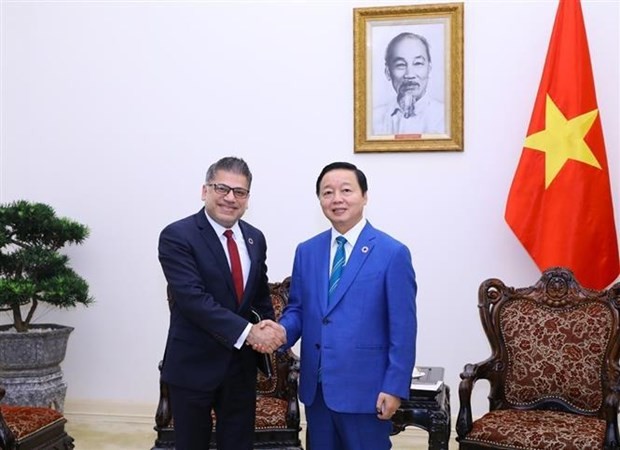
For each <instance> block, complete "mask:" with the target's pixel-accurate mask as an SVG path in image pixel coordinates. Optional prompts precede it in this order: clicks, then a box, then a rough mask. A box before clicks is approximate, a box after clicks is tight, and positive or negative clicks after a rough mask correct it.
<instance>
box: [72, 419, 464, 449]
mask: <svg viewBox="0 0 620 450" xmlns="http://www.w3.org/2000/svg"><path fill="white" fill-rule="evenodd" d="M67 432H68V433H69V434H70V435H71V436H73V438H74V439H75V449H76V450H150V449H151V447H153V444H154V442H155V431H153V423H152V422H150V421H149V422H146V421H142V420H141V419H136V420H134V421H127V420H125V421H124V422H119V421H118V420H115V419H110V420H106V419H105V418H104V419H102V418H101V416H98V417H92V418H89V417H83V416H80V417H69V422H68V423H67ZM303 434H304V433H303V432H302V433H301V435H302V438H303ZM427 442H428V435H427V434H426V432H425V431H423V430H419V429H416V428H407V429H406V430H405V431H404V432H403V433H400V434H398V435H396V436H393V437H392V444H393V447H392V450H423V449H427V448H428V445H427ZM457 448H458V446H457V444H456V442H455V441H454V432H452V434H451V440H450V450H456V449H457Z"/></svg>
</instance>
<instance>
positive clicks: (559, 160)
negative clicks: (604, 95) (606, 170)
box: [524, 94, 601, 188]
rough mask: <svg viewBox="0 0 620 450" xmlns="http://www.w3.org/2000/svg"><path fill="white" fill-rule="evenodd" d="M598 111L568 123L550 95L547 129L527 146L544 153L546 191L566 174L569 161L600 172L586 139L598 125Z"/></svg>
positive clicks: (534, 137)
mask: <svg viewBox="0 0 620 450" xmlns="http://www.w3.org/2000/svg"><path fill="white" fill-rule="evenodd" d="M597 115H598V109H594V110H592V111H590V112H587V113H585V114H582V115H580V116H577V117H574V118H572V119H570V120H567V119H566V117H565V116H564V114H562V111H560V109H559V108H558V107H557V105H556V104H555V103H554V102H553V100H552V99H551V97H550V96H549V94H547V102H546V104H545V129H544V130H542V131H539V132H537V133H533V134H530V135H529V136H528V137H527V138H526V139H525V144H524V146H525V147H527V148H531V149H534V150H539V151H541V152H544V153H545V155H546V157H545V188H548V187H549V185H550V184H551V182H552V181H553V179H554V178H555V177H556V176H557V174H558V173H559V172H560V170H562V167H564V164H566V161H568V160H569V159H572V160H574V161H579V162H582V163H584V164H588V165H590V166H594V167H596V168H598V169H600V168H601V165H600V164H599V162H598V161H597V160H596V157H595V156H594V153H592V150H590V147H588V144H586V142H585V140H584V138H585V136H586V134H588V131H590V127H592V124H593V123H594V120H595V119H596V116H597Z"/></svg>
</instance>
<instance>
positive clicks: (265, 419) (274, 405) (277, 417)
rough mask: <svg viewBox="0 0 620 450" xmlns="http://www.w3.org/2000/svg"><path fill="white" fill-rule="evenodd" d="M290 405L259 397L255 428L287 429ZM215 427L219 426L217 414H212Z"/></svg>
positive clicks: (271, 398) (270, 398) (280, 400)
mask: <svg viewBox="0 0 620 450" xmlns="http://www.w3.org/2000/svg"><path fill="white" fill-rule="evenodd" d="M287 409H288V404H287V401H286V400H282V399H280V398H277V397H266V396H265V397H263V396H259V397H258V398H257V399H256V420H255V422H254V428H255V429H257V430H264V429H266V428H282V429H286V428H287V426H286V411H287ZM211 417H212V418H213V424H214V426H217V417H216V415H215V412H211Z"/></svg>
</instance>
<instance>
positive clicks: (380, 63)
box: [353, 3, 463, 153]
mask: <svg viewBox="0 0 620 450" xmlns="http://www.w3.org/2000/svg"><path fill="white" fill-rule="evenodd" d="M353 20H354V24H353V38H354V49H353V57H354V73H355V75H354V114H355V118H354V151H355V152H356V153H359V152H411V151H462V150H463V3H440V4H432V5H415V6H389V7H371V8H354V9H353ZM388 60H389V61H388Z"/></svg>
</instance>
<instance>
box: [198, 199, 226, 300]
mask: <svg viewBox="0 0 620 450" xmlns="http://www.w3.org/2000/svg"><path fill="white" fill-rule="evenodd" d="M196 223H197V224H198V228H200V234H201V235H202V236H203V237H204V239H205V241H206V242H207V245H208V247H209V249H210V250H211V253H212V254H213V258H214V259H215V264H216V266H217V267H218V268H219V270H220V271H221V272H222V279H224V280H226V284H227V285H228V287H229V289H230V292H231V294H232V295H233V298H235V286H234V282H233V279H232V273H231V272H230V266H229V265H228V258H226V253H225V252H224V247H222V243H221V241H220V237H219V236H218V235H217V234H216V232H215V230H214V229H213V227H212V226H211V224H210V223H209V221H208V220H207V216H206V215H205V212H204V210H201V211H200V212H199V213H198V214H196Z"/></svg>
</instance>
